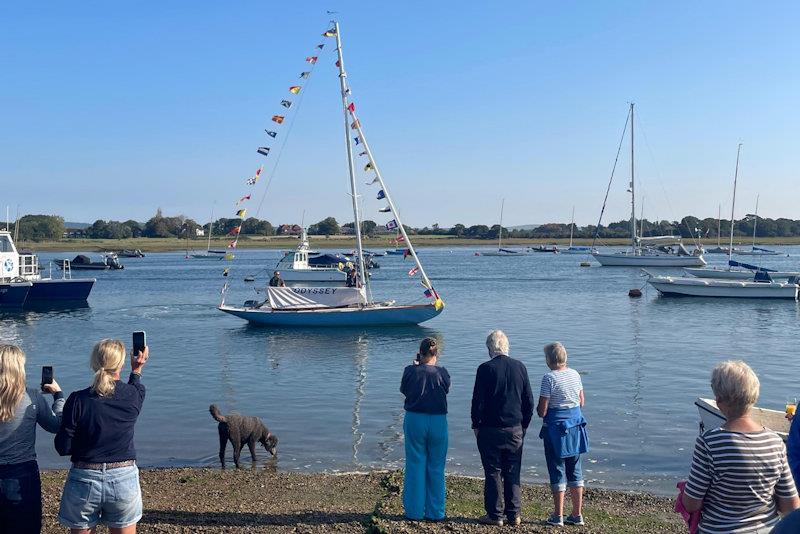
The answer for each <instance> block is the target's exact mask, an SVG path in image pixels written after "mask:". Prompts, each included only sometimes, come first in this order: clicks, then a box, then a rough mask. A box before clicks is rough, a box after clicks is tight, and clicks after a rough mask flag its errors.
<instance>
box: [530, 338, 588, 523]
mask: <svg viewBox="0 0 800 534" xmlns="http://www.w3.org/2000/svg"><path fill="white" fill-rule="evenodd" d="M544 356H545V361H546V363H547V367H549V368H550V372H549V373H546V374H545V375H544V376H543V377H542V385H541V388H540V391H539V404H538V406H537V407H536V412H537V413H538V414H539V417H541V418H542V430H541V431H540V432H539V437H540V438H541V439H542V440H543V441H544V457H545V460H547V471H548V473H549V475H550V488H551V490H552V492H553V507H554V511H553V514H552V515H551V516H550V517H549V518H548V519H547V524H548V525H553V526H563V525H564V524H565V523H566V524H568V525H583V524H584V522H583V516H582V514H581V508H582V506H583V486H584V482H583V473H582V472H581V454H585V453H586V452H588V451H589V438H588V436H587V434H586V420H585V419H584V418H583V413H582V411H581V410H582V408H583V405H584V402H585V400H584V395H583V383H582V382H581V375H579V374H578V372H577V371H576V370H575V369H570V368H569V367H567V349H565V348H564V345H562V344H561V343H549V344H547V345H545V347H544ZM567 487H569V490H570V497H571V498H572V513H571V514H570V515H568V516H567V517H566V518H565V517H564V494H565V493H566V490H567Z"/></svg>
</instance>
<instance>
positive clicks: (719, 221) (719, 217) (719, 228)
mask: <svg viewBox="0 0 800 534" xmlns="http://www.w3.org/2000/svg"><path fill="white" fill-rule="evenodd" d="M721 231H722V204H720V205H719V206H718V207H717V248H719V247H720V242H719V234H720V233H721Z"/></svg>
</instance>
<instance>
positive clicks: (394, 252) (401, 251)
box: [386, 248, 408, 256]
mask: <svg viewBox="0 0 800 534" xmlns="http://www.w3.org/2000/svg"><path fill="white" fill-rule="evenodd" d="M407 250H408V249H407V248H394V249H390V250H387V251H386V255H387V256H405V255H406V254H407V253H406V251H407Z"/></svg>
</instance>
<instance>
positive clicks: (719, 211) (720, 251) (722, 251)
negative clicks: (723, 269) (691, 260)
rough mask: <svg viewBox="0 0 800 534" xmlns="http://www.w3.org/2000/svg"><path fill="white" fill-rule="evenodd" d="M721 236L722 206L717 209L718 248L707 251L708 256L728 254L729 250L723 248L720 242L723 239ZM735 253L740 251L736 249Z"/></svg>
mask: <svg viewBox="0 0 800 534" xmlns="http://www.w3.org/2000/svg"><path fill="white" fill-rule="evenodd" d="M721 234H722V204H720V205H719V206H718V207H717V246H716V247H711V248H709V249H706V253H707V254H727V253H728V250H729V249H728V247H723V246H722V243H721V242H720V239H721V237H722V236H721ZM733 251H734V252H738V251H739V249H737V248H734V249H733Z"/></svg>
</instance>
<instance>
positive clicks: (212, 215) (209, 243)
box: [206, 205, 214, 254]
mask: <svg viewBox="0 0 800 534" xmlns="http://www.w3.org/2000/svg"><path fill="white" fill-rule="evenodd" d="M213 226H214V206H213V205H212V206H211V220H210V221H208V244H207V245H206V254H210V252H209V251H210V250H211V228H212V227H213Z"/></svg>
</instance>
